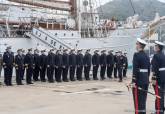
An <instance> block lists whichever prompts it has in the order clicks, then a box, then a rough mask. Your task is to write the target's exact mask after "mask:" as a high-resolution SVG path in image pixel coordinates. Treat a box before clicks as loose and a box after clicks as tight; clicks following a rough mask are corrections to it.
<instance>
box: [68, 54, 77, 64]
mask: <svg viewBox="0 0 165 114" xmlns="http://www.w3.org/2000/svg"><path fill="white" fill-rule="evenodd" d="M76 64H77V63H76V54H70V55H69V66H76Z"/></svg>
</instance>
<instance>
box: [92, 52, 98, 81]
mask: <svg viewBox="0 0 165 114" xmlns="http://www.w3.org/2000/svg"><path fill="white" fill-rule="evenodd" d="M98 52H99V50H95V51H94V55H93V56H92V65H93V79H94V80H98V77H97V73H98V69H99V65H100V55H99V53H98Z"/></svg>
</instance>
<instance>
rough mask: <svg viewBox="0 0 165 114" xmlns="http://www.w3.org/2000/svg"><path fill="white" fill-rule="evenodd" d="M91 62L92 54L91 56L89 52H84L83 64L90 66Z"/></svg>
mask: <svg viewBox="0 0 165 114" xmlns="http://www.w3.org/2000/svg"><path fill="white" fill-rule="evenodd" d="M91 64H92V56H91V54H89V53H86V54H85V55H84V65H85V66H86V65H87V66H91Z"/></svg>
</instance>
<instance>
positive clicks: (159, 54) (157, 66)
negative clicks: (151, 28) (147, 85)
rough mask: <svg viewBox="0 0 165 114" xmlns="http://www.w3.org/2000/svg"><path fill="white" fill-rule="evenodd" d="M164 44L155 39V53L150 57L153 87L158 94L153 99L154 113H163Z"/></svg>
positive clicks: (164, 89) (164, 87)
mask: <svg viewBox="0 0 165 114" xmlns="http://www.w3.org/2000/svg"><path fill="white" fill-rule="evenodd" d="M164 47H165V44H164V43H162V42H159V41H155V55H154V56H153V59H152V70H153V77H152V82H153V87H154V90H155V94H156V95H158V96H160V97H161V99H160V98H156V100H155V109H156V114H164V110H165V109H164V96H165V94H164V93H165V55H164V53H163V48H164Z"/></svg>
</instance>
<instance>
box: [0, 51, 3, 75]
mask: <svg viewBox="0 0 165 114" xmlns="http://www.w3.org/2000/svg"><path fill="white" fill-rule="evenodd" d="M2 66H3V59H2V54H0V77H1V71H2Z"/></svg>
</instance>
